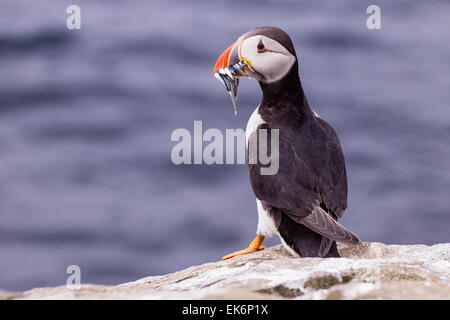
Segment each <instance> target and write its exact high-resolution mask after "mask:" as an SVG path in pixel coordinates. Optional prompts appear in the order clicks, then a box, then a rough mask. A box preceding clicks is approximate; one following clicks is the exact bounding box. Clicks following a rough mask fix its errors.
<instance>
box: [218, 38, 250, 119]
mask: <svg viewBox="0 0 450 320" xmlns="http://www.w3.org/2000/svg"><path fill="white" fill-rule="evenodd" d="M251 71H252V68H251V66H250V64H249V63H248V61H247V60H241V59H240V58H239V42H236V43H233V44H232V45H231V46H229V47H228V48H227V49H226V50H225V51H224V52H223V53H222V54H221V55H220V57H219V59H217V62H216V64H215V66H214V71H213V72H214V77H215V78H216V79H217V80H219V81H220V82H221V83H222V84H223V86H224V87H225V89H226V90H227V92H228V93H229V95H230V97H231V102H232V103H233V107H234V114H235V115H237V106H236V100H237V94H238V88H239V78H242V77H246V76H250V74H249V73H248V72H251Z"/></svg>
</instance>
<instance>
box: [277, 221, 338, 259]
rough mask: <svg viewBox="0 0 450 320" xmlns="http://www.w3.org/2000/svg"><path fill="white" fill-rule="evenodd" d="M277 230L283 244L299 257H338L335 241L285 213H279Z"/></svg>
mask: <svg viewBox="0 0 450 320" xmlns="http://www.w3.org/2000/svg"><path fill="white" fill-rule="evenodd" d="M278 231H279V233H280V237H281V238H282V239H283V240H284V244H285V245H287V246H288V247H289V248H290V249H292V250H294V251H295V252H296V253H297V254H298V255H299V256H301V257H326V258H338V257H340V255H339V252H338V250H337V246H336V241H334V240H332V239H329V238H326V237H323V236H322V235H320V234H318V233H316V232H314V231H312V230H311V229H309V228H308V227H306V226H304V225H303V224H299V223H297V222H295V221H294V220H292V219H291V218H289V217H288V216H287V215H286V214H282V215H281V221H280V225H279V227H278Z"/></svg>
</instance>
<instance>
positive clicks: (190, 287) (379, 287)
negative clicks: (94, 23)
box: [0, 242, 450, 299]
mask: <svg viewBox="0 0 450 320" xmlns="http://www.w3.org/2000/svg"><path fill="white" fill-rule="evenodd" d="M230 249H231V248H230ZM339 251H340V253H341V255H342V258H338V259H336V258H329V259H321V258H295V257H292V256H290V255H289V254H288V253H287V252H286V251H285V250H284V248H283V247H282V246H274V247H271V248H268V249H266V250H263V251H259V252H256V253H253V254H248V255H244V256H239V257H236V258H233V259H230V260H227V261H224V262H222V261H219V262H213V263H206V264H203V265H199V266H193V267H190V268H187V269H185V270H181V271H178V272H175V273H172V274H168V275H163V276H154V277H147V278H143V279H140V280H138V281H135V282H130V283H125V284H122V285H118V286H100V285H89V284H86V285H82V286H81V288H80V289H69V288H66V287H65V286H61V287H55V288H38V289H33V290H30V291H26V292H24V293H8V292H3V291H0V299H450V244H436V245H433V246H425V245H384V244H381V243H375V242H372V243H364V244H363V245H360V246H347V245H339Z"/></svg>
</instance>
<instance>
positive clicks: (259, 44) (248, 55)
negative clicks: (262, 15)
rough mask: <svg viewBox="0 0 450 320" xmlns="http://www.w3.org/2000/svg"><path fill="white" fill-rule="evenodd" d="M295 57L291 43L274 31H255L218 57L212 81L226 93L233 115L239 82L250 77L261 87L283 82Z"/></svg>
mask: <svg viewBox="0 0 450 320" xmlns="http://www.w3.org/2000/svg"><path fill="white" fill-rule="evenodd" d="M296 61H297V57H296V54H295V49H294V45H293V44H292V41H291V39H290V38H289V36H288V35H287V33H286V32H284V31H283V30H281V29H279V28H276V27H258V28H255V29H252V30H250V31H249V32H247V33H245V34H243V35H242V36H240V37H239V39H238V40H237V41H236V42H235V43H233V44H232V45H231V46H229V47H228V48H227V49H226V50H225V51H224V52H223V53H222V54H221V55H220V57H219V59H218V60H217V62H216V64H215V66H214V71H213V72H214V74H215V77H216V78H217V79H218V80H220V81H221V82H222V83H223V84H224V86H225V88H226V89H227V91H228V92H229V93H230V95H231V98H232V101H233V104H234V105H235V111H236V104H235V102H236V99H237V88H238V85H239V78H241V77H252V78H255V79H256V80H258V81H259V82H262V83H267V84H268V83H272V82H276V81H278V80H281V79H282V78H284V77H285V76H286V75H287V74H288V73H289V72H290V71H291V69H292V67H293V66H294V64H295V62H296Z"/></svg>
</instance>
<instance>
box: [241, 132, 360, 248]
mask: <svg viewBox="0 0 450 320" xmlns="http://www.w3.org/2000/svg"><path fill="white" fill-rule="evenodd" d="M328 127H329V126H328ZM329 128H331V127H329ZM258 129H268V130H267V136H268V137H267V143H268V150H269V152H270V150H271V145H270V141H271V131H270V128H269V127H268V125H267V124H262V125H260V126H259V127H258ZM319 130H320V129H319ZM331 130H332V129H331ZM256 132H257V131H255V132H254V133H253V134H252V135H251V136H250V140H252V139H256V140H257V135H256ZM320 132H321V134H325V135H326V136H325V137H323V138H322V139H320V140H321V141H322V142H323V141H326V143H325V144H322V145H321V146H319V148H318V149H316V150H309V149H308V147H307V146H306V145H307V144H309V143H310V141H306V142H304V143H305V145H302V142H299V141H298V139H295V136H293V133H292V132H288V131H282V130H280V131H279V170H278V173H276V174H274V175H261V170H260V169H261V167H262V166H263V165H261V164H260V163H256V164H249V175H250V182H251V185H252V189H253V192H254V193H255V195H256V197H257V198H258V199H259V200H262V201H264V202H266V203H268V204H269V205H271V206H273V207H276V208H279V209H281V210H282V211H283V212H284V213H286V214H287V215H288V216H289V217H290V218H291V219H293V220H294V221H296V222H298V223H301V224H303V225H305V226H307V227H308V228H310V229H311V230H313V231H315V232H317V233H319V234H321V235H323V236H325V237H328V238H330V239H334V240H337V241H341V242H352V243H354V242H358V241H359V239H358V237H357V236H356V235H355V234H353V233H352V232H351V231H349V230H348V229H346V228H345V227H343V226H342V225H341V224H339V223H338V222H337V221H336V220H335V219H333V217H332V216H331V215H330V214H329V213H327V212H325V211H324V210H323V209H322V208H321V205H322V204H324V205H325V206H326V208H327V209H329V210H330V211H331V212H330V213H335V214H336V215H338V216H339V215H340V216H342V214H343V212H344V210H345V208H346V198H347V181H346V173H345V164H344V157H343V155H342V150H341V148H340V146H339V141H338V140H337V136H336V134H335V133H334V131H332V133H333V135H332V136H331V138H330V139H328V138H329V137H328V135H330V133H329V132H327V131H325V130H320ZM317 150H319V151H317ZM302 151H303V152H302ZM316 152H320V153H319V154H316ZM299 153H300V154H302V156H301V157H300V156H299ZM314 163H315V164H316V165H315V166H314V165H313V164H314ZM341 189H343V190H341ZM324 194H325V196H324ZM324 245H326V244H324ZM324 250H326V248H324Z"/></svg>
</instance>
